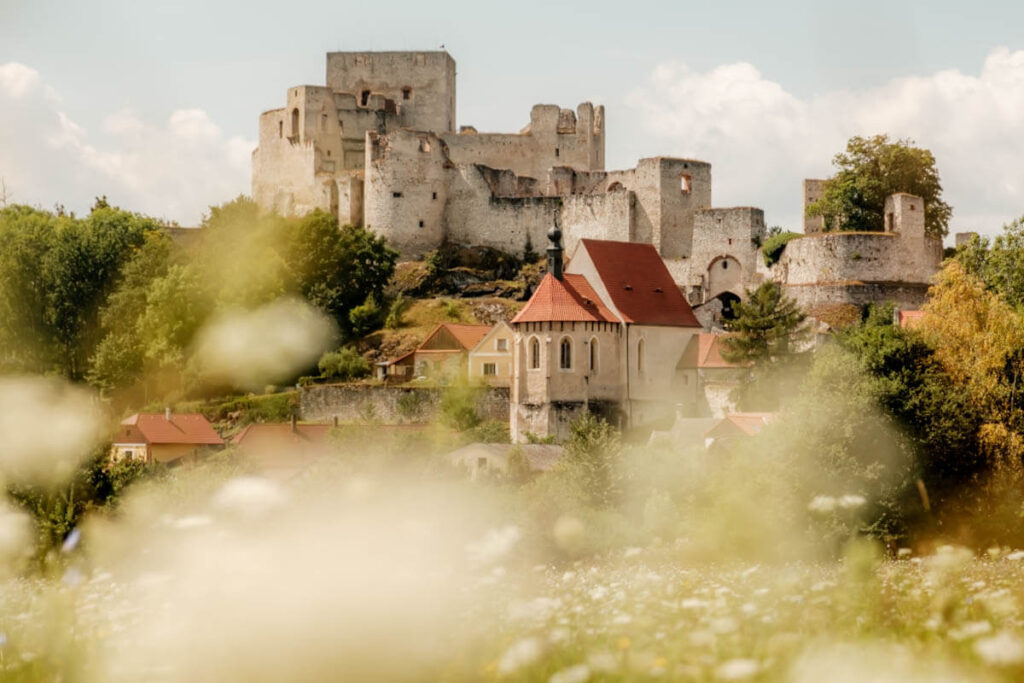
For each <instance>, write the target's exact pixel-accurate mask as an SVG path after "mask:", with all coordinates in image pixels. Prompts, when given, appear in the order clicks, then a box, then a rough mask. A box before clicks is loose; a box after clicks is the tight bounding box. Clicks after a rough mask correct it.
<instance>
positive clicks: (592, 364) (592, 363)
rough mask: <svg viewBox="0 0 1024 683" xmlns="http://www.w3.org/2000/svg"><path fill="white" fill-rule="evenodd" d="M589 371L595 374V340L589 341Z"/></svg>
mask: <svg viewBox="0 0 1024 683" xmlns="http://www.w3.org/2000/svg"><path fill="white" fill-rule="evenodd" d="M590 371H591V372H597V339H591V340H590Z"/></svg>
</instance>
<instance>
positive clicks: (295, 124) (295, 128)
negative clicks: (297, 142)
mask: <svg viewBox="0 0 1024 683" xmlns="http://www.w3.org/2000/svg"><path fill="white" fill-rule="evenodd" d="M291 136H292V137H293V138H298V137H299V108H298V107H296V108H295V109H292V135H291Z"/></svg>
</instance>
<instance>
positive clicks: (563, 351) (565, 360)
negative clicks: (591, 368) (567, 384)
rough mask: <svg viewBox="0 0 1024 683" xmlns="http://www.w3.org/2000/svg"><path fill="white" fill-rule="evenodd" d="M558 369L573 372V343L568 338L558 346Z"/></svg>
mask: <svg viewBox="0 0 1024 683" xmlns="http://www.w3.org/2000/svg"><path fill="white" fill-rule="evenodd" d="M558 367H559V368H561V369H562V370H572V342H571V341H569V338H568V337H566V338H565V339H563V340H562V343H561V344H559V345H558Z"/></svg>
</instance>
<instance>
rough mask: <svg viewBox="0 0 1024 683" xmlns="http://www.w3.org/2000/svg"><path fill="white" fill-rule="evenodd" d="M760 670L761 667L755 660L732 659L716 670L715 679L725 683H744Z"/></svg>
mask: <svg viewBox="0 0 1024 683" xmlns="http://www.w3.org/2000/svg"><path fill="white" fill-rule="evenodd" d="M760 670H761V666H760V665H759V664H758V663H757V662H756V661H754V660H753V659H730V660H729V661H727V662H724V663H723V664H720V665H719V667H718V668H717V669H715V677H716V678H718V679H720V680H723V681H742V680H746V679H747V678H750V677H752V676H754V675H756V674H757V672H758V671H760Z"/></svg>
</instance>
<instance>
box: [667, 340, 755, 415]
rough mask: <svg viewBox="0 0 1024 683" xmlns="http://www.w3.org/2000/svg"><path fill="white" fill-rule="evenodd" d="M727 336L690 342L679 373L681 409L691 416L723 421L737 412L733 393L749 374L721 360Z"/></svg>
mask: <svg viewBox="0 0 1024 683" xmlns="http://www.w3.org/2000/svg"><path fill="white" fill-rule="evenodd" d="M725 337H726V335H724V334H714V333H711V332H699V333H697V334H695V335H693V337H692V338H691V339H690V343H689V344H687V346H686V350H685V351H683V355H682V357H681V358H680V359H679V364H678V365H677V366H676V370H677V371H679V372H680V374H681V377H682V378H683V389H684V390H683V392H681V394H680V406H681V408H682V409H683V413H684V414H686V415H689V416H711V417H717V418H722V417H725V415H726V413H729V412H731V411H732V410H733V409H734V406H733V401H732V398H731V395H732V391H733V389H735V388H736V387H737V386H739V384H740V382H742V380H743V377H744V376H745V374H746V373H747V372H748V370H747V368H746V367H745V366H743V365H739V364H736V363H730V362H729V361H727V360H725V358H724V357H723V356H722V341H723V340H724V339H725Z"/></svg>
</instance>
